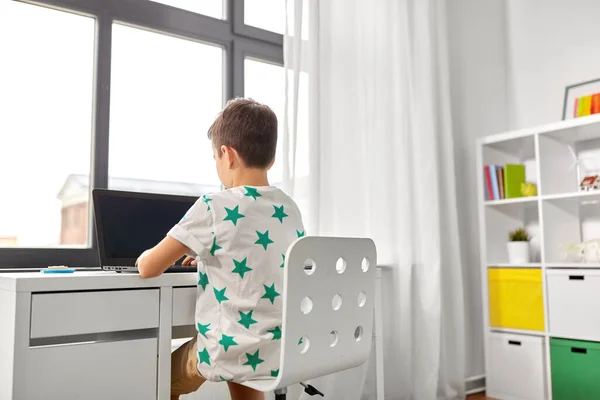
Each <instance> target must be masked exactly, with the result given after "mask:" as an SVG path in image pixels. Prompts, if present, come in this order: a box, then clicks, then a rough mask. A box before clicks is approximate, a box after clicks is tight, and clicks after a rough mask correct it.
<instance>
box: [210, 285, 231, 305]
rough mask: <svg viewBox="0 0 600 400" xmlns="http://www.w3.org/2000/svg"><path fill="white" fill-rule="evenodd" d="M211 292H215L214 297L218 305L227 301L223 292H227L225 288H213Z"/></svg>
mask: <svg viewBox="0 0 600 400" xmlns="http://www.w3.org/2000/svg"><path fill="white" fill-rule="evenodd" d="M213 290H214V291H215V297H216V298H217V301H218V302H219V304H221V303H222V302H224V301H225V300H229V299H228V298H227V296H225V291H226V290H227V287H224V288H223V289H221V290H217V288H213Z"/></svg>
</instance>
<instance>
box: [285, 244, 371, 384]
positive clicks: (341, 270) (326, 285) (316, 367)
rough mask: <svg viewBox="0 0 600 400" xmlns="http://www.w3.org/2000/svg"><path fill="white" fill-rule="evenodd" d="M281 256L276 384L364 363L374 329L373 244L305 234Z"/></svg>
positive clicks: (306, 378) (310, 377) (300, 379)
mask: <svg viewBox="0 0 600 400" xmlns="http://www.w3.org/2000/svg"><path fill="white" fill-rule="evenodd" d="M285 260H286V262H285V272H284V298H283V302H284V306H283V307H284V308H283V325H282V343H281V346H282V347H281V364H280V370H279V375H278V377H277V382H276V383H275V385H276V387H279V388H280V387H285V386H288V385H291V384H294V383H298V382H303V381H306V380H309V379H313V378H317V377H320V376H324V375H328V374H331V373H333V372H338V371H342V370H345V369H348V368H353V367H356V366H359V365H361V364H362V363H364V362H365V361H366V360H367V358H368V357H369V353H370V351H371V339H372V332H373V311H374V304H375V293H374V292H375V270H376V265H377V251H376V248H375V243H374V242H373V241H372V240H371V239H357V238H335V237H305V238H301V239H299V240H298V241H296V242H295V243H294V244H293V245H292V246H290V248H289V249H288V252H287V255H286V259H285Z"/></svg>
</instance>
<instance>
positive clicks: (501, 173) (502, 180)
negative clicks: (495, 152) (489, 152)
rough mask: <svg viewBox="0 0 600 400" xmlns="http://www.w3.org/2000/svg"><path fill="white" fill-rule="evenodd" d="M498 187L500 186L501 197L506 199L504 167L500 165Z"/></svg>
mask: <svg viewBox="0 0 600 400" xmlns="http://www.w3.org/2000/svg"><path fill="white" fill-rule="evenodd" d="M498 187H499V188H500V198H501V199H505V198H506V197H505V195H504V168H502V167H498Z"/></svg>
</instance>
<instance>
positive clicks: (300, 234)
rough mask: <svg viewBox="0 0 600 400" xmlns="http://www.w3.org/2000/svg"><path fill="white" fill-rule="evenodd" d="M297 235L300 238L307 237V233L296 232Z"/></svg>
mask: <svg viewBox="0 0 600 400" xmlns="http://www.w3.org/2000/svg"><path fill="white" fill-rule="evenodd" d="M296 235H298V237H299V238H301V237H304V236H305V235H306V233H305V232H304V231H302V232H300V231H298V230H297V231H296Z"/></svg>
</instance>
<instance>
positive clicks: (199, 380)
mask: <svg viewBox="0 0 600 400" xmlns="http://www.w3.org/2000/svg"><path fill="white" fill-rule="evenodd" d="M196 340H197V338H193V339H192V340H190V341H189V342H187V343H185V344H183V345H182V346H181V347H180V348H178V349H177V350H175V351H174V352H173V353H172V354H171V400H179V396H181V395H182V394H188V393H193V392H195V391H196V390H198V389H199V388H200V386H201V385H202V384H203V383H204V382H206V379H204V378H203V377H202V375H200V373H199V372H198V366H197V364H198V350H197V349H196Z"/></svg>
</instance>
